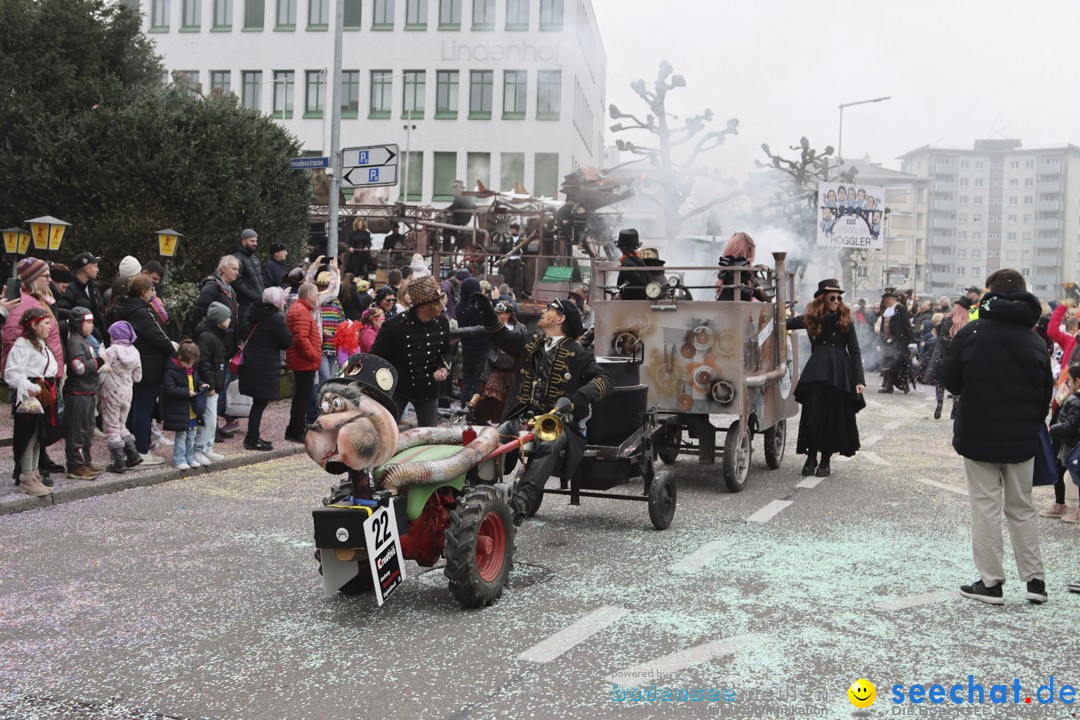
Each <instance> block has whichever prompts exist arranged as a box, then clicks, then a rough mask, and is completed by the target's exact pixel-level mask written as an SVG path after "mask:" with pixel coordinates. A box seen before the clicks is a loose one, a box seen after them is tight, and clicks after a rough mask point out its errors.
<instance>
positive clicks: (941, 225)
mask: <svg viewBox="0 0 1080 720" xmlns="http://www.w3.org/2000/svg"><path fill="white" fill-rule="evenodd" d="M930 226H931V227H932V228H934V229H935V230H955V229H956V218H954V217H942V216H940V215H935V216H934V219H933V220H932V221H931V223H930Z"/></svg>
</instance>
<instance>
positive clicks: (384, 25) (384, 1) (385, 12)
mask: <svg viewBox="0 0 1080 720" xmlns="http://www.w3.org/2000/svg"><path fill="white" fill-rule="evenodd" d="M371 29H372V30H393V29H394V0H375V10H374V14H373V15H372V18H371Z"/></svg>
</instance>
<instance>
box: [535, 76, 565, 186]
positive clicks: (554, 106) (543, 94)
mask: <svg viewBox="0 0 1080 720" xmlns="http://www.w3.org/2000/svg"><path fill="white" fill-rule="evenodd" d="M536 77H537V91H536V119H537V120H558V119H559V111H560V110H561V108H562V70H541V71H539V72H538V73H537V74H536ZM552 197H555V196H554V195H553V196H552Z"/></svg>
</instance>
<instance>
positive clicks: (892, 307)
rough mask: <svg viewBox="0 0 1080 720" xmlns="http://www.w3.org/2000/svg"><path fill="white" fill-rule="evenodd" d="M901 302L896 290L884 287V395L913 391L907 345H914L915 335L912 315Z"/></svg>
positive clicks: (882, 301) (882, 345)
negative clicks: (912, 328)
mask: <svg viewBox="0 0 1080 720" xmlns="http://www.w3.org/2000/svg"><path fill="white" fill-rule="evenodd" d="M899 300H900V294H899V293H898V292H897V291H896V288H891V287H890V288H885V290H884V291H883V292H882V293H881V307H882V313H881V345H880V346H879V347H878V350H879V351H880V352H881V358H882V373H881V378H882V383H881V389H880V390H878V392H882V393H891V392H893V388H897V387H898V388H900V389H901V390H902V391H904V392H905V393H907V392H910V391H911V386H910V385H908V379H909V377H910V375H911V351H910V350H908V345H910V344H911V343H913V342H915V335H914V333H913V332H912V331H911V316H910V315H909V314H908V311H907V308H906V307H905V306H904V303H902V302H899Z"/></svg>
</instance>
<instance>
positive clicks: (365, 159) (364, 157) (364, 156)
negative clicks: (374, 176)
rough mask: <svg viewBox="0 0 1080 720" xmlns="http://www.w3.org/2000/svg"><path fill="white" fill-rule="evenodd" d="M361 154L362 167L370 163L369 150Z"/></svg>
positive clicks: (360, 162)
mask: <svg viewBox="0 0 1080 720" xmlns="http://www.w3.org/2000/svg"><path fill="white" fill-rule="evenodd" d="M359 154H360V160H359V164H360V165H367V163H368V151H367V150H361V151H360V153H359Z"/></svg>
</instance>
